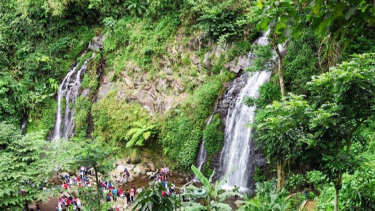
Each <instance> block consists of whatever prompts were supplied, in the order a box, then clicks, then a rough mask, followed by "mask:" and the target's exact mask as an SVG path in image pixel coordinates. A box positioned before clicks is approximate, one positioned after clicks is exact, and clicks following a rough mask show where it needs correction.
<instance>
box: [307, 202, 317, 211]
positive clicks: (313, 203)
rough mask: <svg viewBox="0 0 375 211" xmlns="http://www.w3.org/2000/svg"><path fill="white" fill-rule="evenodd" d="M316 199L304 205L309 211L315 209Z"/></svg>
mask: <svg viewBox="0 0 375 211" xmlns="http://www.w3.org/2000/svg"><path fill="white" fill-rule="evenodd" d="M315 205H316V201H308V202H307V203H306V205H305V207H304V209H306V210H307V211H313V210H314V209H315Z"/></svg>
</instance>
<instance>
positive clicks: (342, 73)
mask: <svg viewBox="0 0 375 211" xmlns="http://www.w3.org/2000/svg"><path fill="white" fill-rule="evenodd" d="M374 59H375V54H363V55H357V56H355V57H354V58H353V59H351V60H350V61H349V62H344V63H342V64H340V65H338V66H337V67H334V68H331V69H330V72H328V73H325V74H322V75H319V76H317V77H315V78H314V79H313V80H312V82H310V83H309V86H310V88H311V93H312V95H311V96H310V98H309V100H310V101H311V102H312V103H313V109H314V112H313V113H312V116H311V120H310V128H311V129H312V131H313V134H314V138H313V139H311V142H310V146H311V147H314V148H316V149H318V150H317V152H318V153H320V154H321V156H322V163H321V165H320V166H321V167H320V168H321V169H320V170H322V172H323V173H324V174H325V175H326V176H327V177H328V179H329V181H331V182H333V184H334V186H335V190H336V191H335V211H337V210H338V201H339V191H340V189H341V188H342V176H343V174H344V173H350V172H353V171H354V170H355V168H356V167H358V165H359V164H358V162H357V160H356V157H355V154H354V153H353V152H352V151H351V146H352V142H353V137H354V134H355V133H356V131H357V130H358V129H359V128H360V127H361V126H362V125H363V124H364V123H365V121H366V120H367V119H369V118H370V117H372V116H373V112H374V110H375V107H374V105H375V92H374V90H375V62H374Z"/></svg>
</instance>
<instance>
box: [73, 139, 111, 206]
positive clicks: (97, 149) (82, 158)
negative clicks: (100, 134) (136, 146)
mask: <svg viewBox="0 0 375 211" xmlns="http://www.w3.org/2000/svg"><path fill="white" fill-rule="evenodd" d="M78 145H79V150H78V152H77V155H76V156H75V161H76V164H79V165H81V166H91V167H93V168H94V172H95V182H96V193H95V192H91V191H89V192H88V195H87V196H86V197H87V198H88V199H89V200H88V201H87V202H88V206H87V208H88V209H89V210H102V209H101V208H102V206H101V202H100V199H101V196H100V190H99V189H100V183H99V178H98V173H100V174H101V175H106V174H107V173H108V172H109V171H110V169H111V168H112V167H113V160H112V159H111V156H112V152H113V150H114V148H112V147H109V146H108V145H106V144H105V143H104V142H103V141H101V140H100V139H99V138H96V139H93V140H81V141H79V142H78Z"/></svg>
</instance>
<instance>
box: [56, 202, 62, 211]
mask: <svg viewBox="0 0 375 211" xmlns="http://www.w3.org/2000/svg"><path fill="white" fill-rule="evenodd" d="M57 211H62V206H61V202H59V203H57Z"/></svg>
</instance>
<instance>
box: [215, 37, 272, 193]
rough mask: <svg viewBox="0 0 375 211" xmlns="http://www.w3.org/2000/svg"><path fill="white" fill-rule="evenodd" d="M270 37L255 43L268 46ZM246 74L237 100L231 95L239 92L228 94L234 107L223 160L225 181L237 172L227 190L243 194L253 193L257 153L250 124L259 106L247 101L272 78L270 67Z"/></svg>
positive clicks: (228, 118) (228, 121)
mask: <svg viewBox="0 0 375 211" xmlns="http://www.w3.org/2000/svg"><path fill="white" fill-rule="evenodd" d="M267 36H268V33H264V34H263V35H262V36H261V37H260V38H258V40H257V41H256V42H255V43H254V44H256V45H267V44H268V38H267ZM246 74H248V75H247V81H246V84H245V86H243V88H242V89H241V90H240V92H239V93H238V95H237V97H236V98H235V99H232V98H233V96H231V93H232V92H235V90H228V92H227V93H228V97H230V98H231V100H230V104H231V106H230V107H229V108H228V111H227V116H226V118H225V139H224V146H223V148H222V151H221V154H220V159H219V161H220V168H221V171H220V177H221V178H223V177H224V176H225V175H226V174H228V173H229V172H231V171H232V170H234V172H233V173H232V174H231V175H230V176H229V177H228V179H227V183H226V184H225V185H224V186H223V188H224V189H232V188H234V186H237V187H240V191H241V192H249V191H250V189H249V188H250V181H251V175H252V173H251V168H252V166H251V164H250V163H251V162H250V161H251V160H250V159H252V158H251V153H252V152H253V151H254V149H251V147H252V143H251V142H252V139H253V138H252V136H253V132H254V131H253V130H252V129H251V128H250V127H249V124H251V123H253V122H254V118H255V111H256V107H255V106H252V107H248V106H246V105H245V104H244V103H243V101H244V99H245V98H246V97H252V98H257V97H258V95H259V88H260V86H261V85H263V84H265V83H266V82H268V80H269V79H270V77H271V71H270V70H269V66H268V67H265V69H264V70H260V71H258V72H254V73H246ZM233 89H234V88H233ZM224 97H225V96H224Z"/></svg>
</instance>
